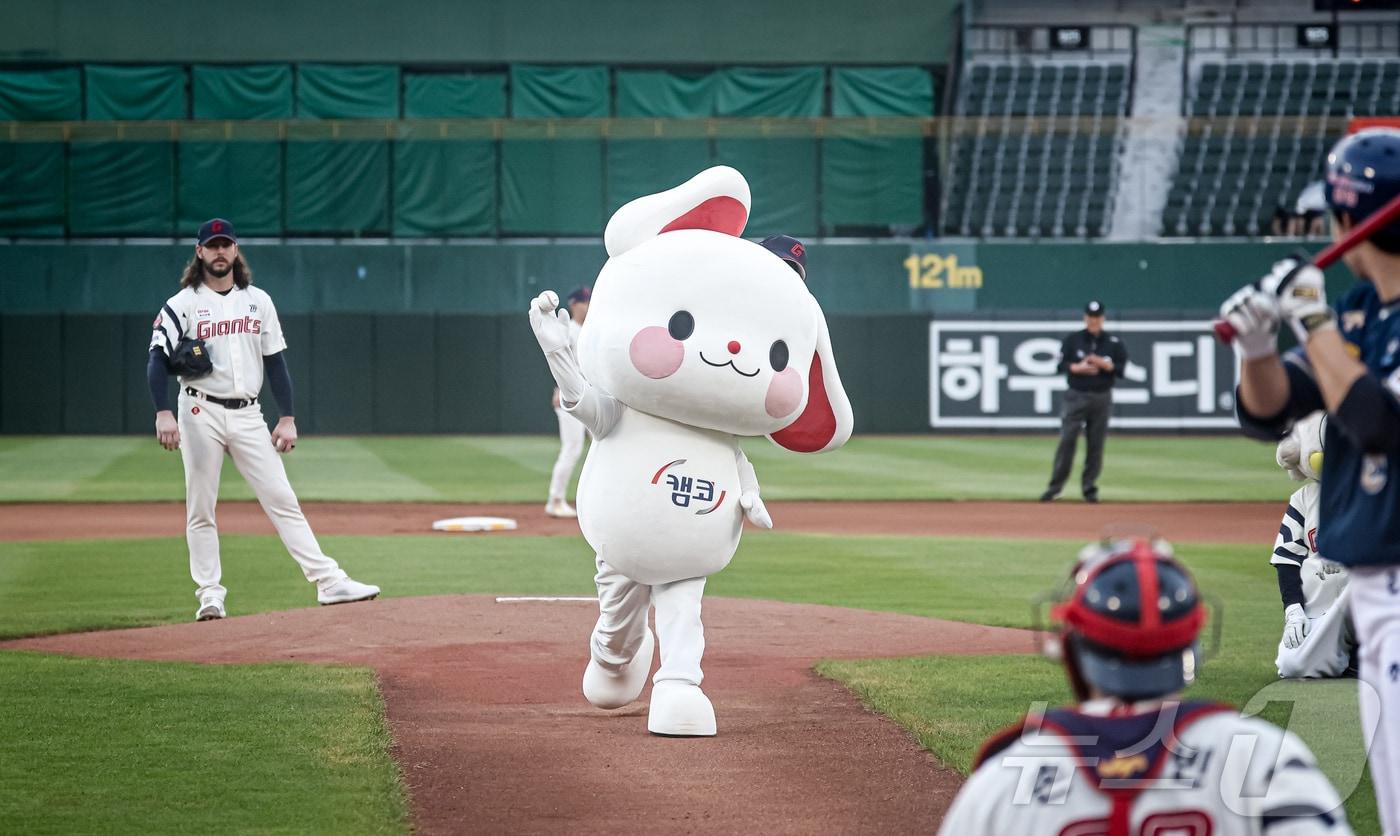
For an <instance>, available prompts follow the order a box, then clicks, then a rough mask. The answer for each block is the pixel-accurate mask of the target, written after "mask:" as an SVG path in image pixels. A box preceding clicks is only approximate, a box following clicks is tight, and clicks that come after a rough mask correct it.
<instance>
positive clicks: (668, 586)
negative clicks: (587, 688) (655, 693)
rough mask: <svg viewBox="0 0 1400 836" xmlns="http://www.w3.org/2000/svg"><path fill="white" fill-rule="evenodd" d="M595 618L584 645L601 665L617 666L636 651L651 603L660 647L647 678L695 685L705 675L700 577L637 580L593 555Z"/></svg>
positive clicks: (621, 664)
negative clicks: (653, 672)
mask: <svg viewBox="0 0 1400 836" xmlns="http://www.w3.org/2000/svg"><path fill="white" fill-rule="evenodd" d="M594 581H595V582H596V583H597V584H598V623H597V624H596V625H595V626H594V628H593V636H592V638H591V639H590V641H589V650H590V652H591V653H592V655H593V658H594V659H595V660H596V661H597V662H598V664H600V665H602V666H603V667H605V668H609V669H611V670H617V669H619V668H621V667H622V666H623V665H626V664H627V663H628V662H630V661H632V657H633V656H635V655H636V653H637V648H638V647H639V646H641V643H642V638H643V636H645V635H646V633H645V631H646V626H647V611H648V610H649V609H650V607H651V605H652V604H655V605H656V639H657V644H659V645H660V647H661V668H660V669H659V670H658V671H657V672H656V676H654V677H652V682H661V681H663V680H668V679H671V680H678V681H681V682H688V683H690V684H692V685H697V686H698V685H699V684H700V680H701V679H703V678H704V674H703V673H702V672H701V670H700V658H701V657H702V656H704V655H705V626H704V624H702V623H701V621H700V599H701V597H702V596H703V595H704V594H705V579H704V578H688V579H686V580H683V581H673V582H671V583H659V584H655V585H651V586H648V585H647V584H643V583H637V582H636V581H634V580H632V579H631V578H629V577H627V576H625V575H623V574H622V573H620V572H618V571H617V570H615V569H613V568H612V567H611V566H609V565H608V564H607V563H606V562H605V561H604V560H603V558H602V556H599V557H598V574H597V576H596V577H595V578H594Z"/></svg>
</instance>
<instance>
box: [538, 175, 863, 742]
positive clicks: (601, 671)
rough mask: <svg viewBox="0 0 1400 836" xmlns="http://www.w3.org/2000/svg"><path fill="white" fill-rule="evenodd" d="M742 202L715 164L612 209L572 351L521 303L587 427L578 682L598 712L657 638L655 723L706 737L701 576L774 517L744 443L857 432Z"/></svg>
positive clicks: (818, 332) (741, 187)
mask: <svg viewBox="0 0 1400 836" xmlns="http://www.w3.org/2000/svg"><path fill="white" fill-rule="evenodd" d="M749 203H750V201H749V187H748V183H747V182H745V180H744V177H743V175H741V174H740V173H739V172H738V171H735V170H734V169H732V168H729V167H727V166H717V167H715V168H711V169H707V170H705V171H703V172H701V173H700V174H698V175H696V176H695V177H694V178H692V179H691V180H689V181H688V182H686V183H684V184H682V185H680V186H677V187H676V188H674V189H670V190H669V191H665V192H661V193H659V194H654V195H647V196H646V197H641V198H638V199H636V200H634V201H632V202H631V203H628V204H627V205H625V206H623V207H622V208H621V209H619V210H617V213H616V214H615V215H613V217H612V219H611V220H610V221H609V222H608V227H607V231H606V233H605V234H604V243H605V244H606V246H607V250H608V256H609V258H608V261H607V263H606V264H604V265H603V269H602V272H600V273H599V274H598V279H597V281H596V282H595V283H594V285H593V299H592V305H591V308H590V311H589V316H588V320H587V322H586V323H585V324H584V326H583V330H582V331H581V332H580V334H579V336H578V349H577V352H576V353H575V351H574V349H572V348H571V347H570V344H569V339H568V325H567V323H566V322H565V320H564V316H566V315H567V314H564V313H563V312H562V311H558V310H557V306H558V303H559V298H558V296H557V295H556V294H555V293H554V292H553V291H546V292H544V293H542V294H540V295H539V296H538V297H537V298H536V299H535V300H534V301H533V303H532V304H531V306H530V313H529V315H530V324H531V327H532V328H533V329H534V331H535V336H536V338H537V339H538V340H539V344H540V348H541V349H542V350H543V351H544V354H545V358H546V360H547V361H548V363H549V369H550V372H551V373H552V374H553V375H554V379H555V381H556V382H557V383H558V384H559V392H560V399H561V402H562V403H563V406H564V408H565V409H566V410H568V411H569V412H570V413H571V414H573V415H574V416H575V417H577V418H578V419H579V420H580V421H582V422H583V424H584V426H586V427H587V428H588V430H589V432H590V433H591V434H592V435H593V446H592V447H591V449H590V450H589V452H588V458H587V460H586V461H585V462H584V465H583V475H582V476H581V477H580V480H579V490H578V515H579V525H580V527H581V528H582V530H583V535H584V537H585V538H586V539H587V540H588V543H589V545H591V546H592V547H593V549H594V550H595V551H596V552H597V565H598V574H597V578H596V581H597V584H598V608H599V616H598V623H597V625H596V626H595V627H594V628H593V635H592V638H591V641H590V646H589V650H590V655H591V657H592V658H591V661H590V662H589V663H588V668H587V669H586V670H585V671H584V675H583V693H584V696H585V697H587V698H588V701H589V702H591V703H592V704H593V705H595V706H597V707H599V708H619V707H621V706H624V705H626V704H628V703H630V702H632V701H633V700H636V699H637V698H638V697H639V696H641V693H642V689H643V687H645V685H646V676H647V672H648V671H649V670H650V669H651V661H652V654H653V652H654V650H655V647H656V644H657V639H658V638H659V641H660V645H661V668H660V670H658V671H657V673H656V676H655V678H654V687H653V689H652V696H651V708H650V712H649V715H648V718H647V728H648V729H649V730H650V731H651V732H652V733H654V734H662V735H681V736H693V735H713V734H714V733H715V714H714V708H713V707H712V706H711V704H710V700H709V698H708V697H706V696H705V694H704V692H703V691H701V690H700V681H701V678H702V674H701V671H700V658H701V656H702V655H703V654H704V651H705V636H704V628H703V626H702V625H701V622H700V600H701V596H702V595H703V594H704V591H705V579H706V578H707V577H708V576H709V575H712V574H714V573H715V572H718V571H719V570H721V569H723V568H724V567H725V566H726V565H728V563H729V561H730V559H731V558H732V557H733V556H734V552H735V550H736V549H737V548H738V545H739V534H740V531H741V530H742V527H743V521H744V519H745V518H747V519H748V520H749V521H750V522H752V523H753V524H755V525H758V526H762V527H764V528H771V527H772V525H773V521H772V520H771V519H770V517H769V515H768V511H767V509H766V508H765V507H764V505H763V500H762V499H761V498H760V495H759V485H758V478H757V476H756V475H755V473H754V469H753V466H752V465H751V464H749V460H748V458H747V457H745V455H744V453H743V451H742V450H741V449H740V448H739V443H738V438H739V437H740V436H758V435H766V436H768V437H769V438H770V439H772V441H773V442H774V443H776V444H778V445H780V446H782V447H785V448H787V449H789V450H794V451H797V452H800V453H820V452H824V451H827V450H834V449H836V448H837V447H840V446H841V445H842V444H844V443H845V442H846V439H848V438H849V437H850V434H851V424H852V418H851V407H850V403H849V402H848V401H847V400H846V394H845V392H844V391H843V390H842V388H841V377H840V375H839V374H838V373H837V371H836V362H835V360H834V359H833V358H832V354H831V340H830V338H829V337H828V334H827V327H826V318H825V316H824V315H823V314H822V310H821V307H820V306H819V305H818V304H817V300H816V299H815V298H814V297H813V296H812V294H811V293H810V292H808V290H807V286H806V283H805V281H804V280H803V278H802V276H800V275H799V274H798V273H797V272H795V271H794V270H793V269H791V268H790V267H789V266H788V264H787V263H786V262H784V261H783V260H782V259H781V258H779V257H778V256H776V255H775V254H774V253H773V252H770V251H769V250H768V249H765V248H764V247H761V246H759V245H758V244H755V243H752V242H750V241H746V240H744V239H743V238H740V237H739V236H740V234H741V233H742V232H743V230H744V224H745V222H746V221H747V219H748V211H749ZM652 605H655V607H656V632H657V636H656V637H653V635H652V632H651V630H649V629H648V627H647V611H648V609H649V608H650V607H651V606H652Z"/></svg>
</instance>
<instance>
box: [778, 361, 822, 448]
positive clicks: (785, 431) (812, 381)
mask: <svg viewBox="0 0 1400 836" xmlns="http://www.w3.org/2000/svg"><path fill="white" fill-rule="evenodd" d="M807 381H808V384H809V386H810V387H811V391H810V392H809V394H808V395H807V408H806V409H803V410H802V414H801V415H799V416H797V420H796V421H793V422H792V423H791V424H788V425H787V426H786V427H783V428H782V429H781V430H778V431H777V432H775V433H773V435H772V438H773V440H774V441H776V442H778V443H779V444H781V445H782V446H784V447H786V448H787V449H789V450H792V451H794V452H797V453H815V452H817V451H818V450H820V449H822V448H823V447H825V446H826V445H827V444H828V443H830V442H831V439H832V437H834V436H835V435H836V414H835V413H834V412H832V411H831V401H829V400H828V399H827V397H826V384H825V383H824V382H823V381H822V360H821V357H820V356H819V355H818V354H817V353H815V352H814V353H813V354H812V371H811V374H810V375H809V376H808V378H807Z"/></svg>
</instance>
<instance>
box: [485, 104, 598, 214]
mask: <svg viewBox="0 0 1400 836" xmlns="http://www.w3.org/2000/svg"><path fill="white" fill-rule="evenodd" d="M516 133H517V134H518V136H517V137H515V138H507V139H505V140H503V141H502V142H501V232H502V233H504V234H508V235H602V234H603V222H604V217H603V142H602V140H600V139H597V138H596V137H593V136H588V135H583V136H579V137H576V138H575V137H568V136H557V135H556V136H553V137H547V136H546V135H545V132H544V131H543V130H541V131H540V132H539V135H538V137H537V138H532V137H530V136H529V132H527V131H525V130H523V129H517V131H516Z"/></svg>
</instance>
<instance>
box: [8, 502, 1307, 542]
mask: <svg viewBox="0 0 1400 836" xmlns="http://www.w3.org/2000/svg"><path fill="white" fill-rule="evenodd" d="M303 508H304V509H305V510H306V516H307V519H309V520H310V521H311V526H312V528H314V529H315V530H316V532H317V533H319V534H352V535H373V534H426V533H431V530H432V524H433V521H434V520H438V519H443V518H445V517H462V516H494V517H510V518H513V519H515V520H517V522H518V523H519V526H520V527H519V529H517V531H516V532H515V533H517V534H536V535H539V534H543V535H564V534H577V533H578V524H577V523H576V522H575V521H573V520H556V519H552V518H550V517H547V516H545V514H544V509H543V508H542V507H541V506H539V505H537V504H513V505H500V504H497V505H470V504H465V503H460V504H459V503H429V504H414V503H381V504H372V503H355V502H307V503H304V504H303ZM768 509H769V511H770V512H771V513H772V516H773V523H774V526H775V528H776V529H777V530H780V531H810V532H823V533H829V534H872V535H874V534H882V535H888V536H930V537H937V536H942V537H1044V538H1066V539H1079V540H1090V539H1093V538H1095V537H1097V536H1099V534H1100V533H1101V532H1102V531H1103V530H1104V528H1105V526H1116V525H1128V526H1135V527H1139V528H1140V527H1148V528H1151V529H1153V530H1155V531H1156V532H1157V533H1159V534H1161V535H1163V536H1165V537H1167V538H1169V539H1172V540H1179V541H1182V542H1192V541H1194V542H1202V543H1271V542H1273V539H1274V535H1275V534H1276V533H1277V532H1278V525H1279V518H1280V517H1281V515H1282V507H1281V504H1280V503H1276V502H1238V503H1224V502H1171V503H1137V502H1112V503H1102V504H1098V505H1088V504H1085V503H1081V502H1063V501H1062V502H1053V503H1037V502H770V503H768ZM219 530H220V531H221V532H224V533H227V534H272V533H273V529H272V524H271V523H270V522H268V520H267V518H266V517H265V516H263V513H262V509H260V508H259V507H258V506H257V504H256V503H252V502H221V503H219ZM184 531H185V508H184V505H183V504H182V503H178V502H145V503H85V504H66V503H22V504H0V540H62V539H72V538H108V537H178V536H183V535H184ZM444 536H447V535H444ZM454 536H465V535H454ZM489 536H492V537H498V536H503V535H502V534H500V533H494V534H491V535H489Z"/></svg>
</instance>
